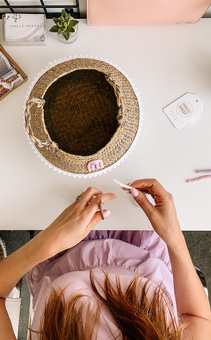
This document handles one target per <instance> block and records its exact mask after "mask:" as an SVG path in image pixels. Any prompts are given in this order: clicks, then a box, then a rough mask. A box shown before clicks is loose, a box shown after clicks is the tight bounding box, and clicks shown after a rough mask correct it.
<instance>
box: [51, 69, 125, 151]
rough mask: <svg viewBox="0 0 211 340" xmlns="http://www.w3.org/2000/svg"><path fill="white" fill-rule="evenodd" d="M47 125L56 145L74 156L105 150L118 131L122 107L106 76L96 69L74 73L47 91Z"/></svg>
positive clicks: (56, 82)
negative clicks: (118, 116)
mask: <svg viewBox="0 0 211 340" xmlns="http://www.w3.org/2000/svg"><path fill="white" fill-rule="evenodd" d="M44 99H45V105H44V121H45V126H46V129H47V131H48V133H49V136H50V138H51V140H52V141H54V142H56V143H57V144H58V146H59V149H61V150H63V151H65V152H67V153H69V154H73V155H81V156H88V155H92V154H94V153H96V152H97V151H99V150H100V149H102V148H103V147H104V146H105V145H106V144H107V143H108V142H109V141H110V140H111V138H112V136H113V135H114V133H115V131H116V130H117V128H118V125H119V123H118V120H117V115H118V106H117V98H116V96H115V93H114V89H113V87H112V86H111V85H110V84H109V83H108V81H107V80H106V78H105V74H104V73H102V72H99V71H97V70H93V69H81V70H76V71H72V72H70V73H68V74H66V75H64V76H62V77H60V78H59V79H57V80H56V81H54V82H53V83H52V84H51V85H50V86H49V87H48V89H47V91H46V93H45V95H44Z"/></svg>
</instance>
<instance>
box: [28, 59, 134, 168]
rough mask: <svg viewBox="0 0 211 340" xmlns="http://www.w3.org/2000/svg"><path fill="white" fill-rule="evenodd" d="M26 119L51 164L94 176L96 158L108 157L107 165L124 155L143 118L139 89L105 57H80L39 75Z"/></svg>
mask: <svg viewBox="0 0 211 340" xmlns="http://www.w3.org/2000/svg"><path fill="white" fill-rule="evenodd" d="M25 119H26V130H27V132H28V134H29V137H30V139H31V140H32V142H33V143H34V144H35V146H36V148H37V149H38V150H39V152H40V153H41V154H42V155H43V157H44V158H45V159H46V160H47V161H48V162H50V163H51V164H53V165H54V166H55V167H57V168H59V169H62V170H63V171H67V172H70V173H73V174H88V173H89V171H88V169H87V164H88V163H89V162H90V161H92V160H96V159H100V160H102V161H103V164H104V169H105V168H107V167H110V166H111V165H113V164H114V163H116V162H117V161H118V160H119V159H120V158H121V157H123V156H124V154H125V153H126V152H127V151H128V149H129V148H130V146H131V145H132V143H133V141H134V139H135V137H136V134H137V131H138V127H139V119H140V117H139V104H138V100H137V97H136V95H135V93H134V90H133V88H132V86H131V84H130V82H129V81H128V80H127V78H126V77H125V76H124V75H123V74H122V73H121V72H120V71H119V70H117V69H116V68H115V67H114V66H112V65H110V64H109V63H107V62H104V61H101V60H96V59H89V58H77V59H71V60H68V61H65V62H63V63H60V64H58V65H56V66H54V67H52V68H51V69H49V70H48V71H47V72H45V73H44V74H43V75H42V76H41V77H40V78H39V79H38V81H37V82H36V83H35V85H34V86H33V88H32V91H31V93H30V95H29V99H28V101H27V103H26V111H25ZM96 171H99V170H96Z"/></svg>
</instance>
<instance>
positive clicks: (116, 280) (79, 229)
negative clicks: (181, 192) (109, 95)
mask: <svg viewBox="0 0 211 340" xmlns="http://www.w3.org/2000/svg"><path fill="white" fill-rule="evenodd" d="M131 186H132V187H133V188H132V189H131V190H130V191H129V192H130V193H131V194H132V196H133V197H134V199H135V200H136V202H137V203H138V204H139V205H140V207H141V208H142V209H143V211H144V212H145V214H146V215H147V217H148V218H149V220H150V222H151V224H152V226H153V228H154V231H91V229H92V228H93V227H94V226H95V225H96V224H97V223H98V222H99V221H100V220H101V219H102V213H101V211H99V203H100V199H101V200H102V203H105V202H106V201H108V200H112V199H114V198H115V195H114V194H112V193H107V194H103V193H102V192H101V191H100V190H98V189H96V188H88V189H87V190H86V191H85V192H83V193H82V194H81V195H80V196H78V197H77V199H76V201H75V202H74V203H73V204H71V205H70V206H69V207H68V208H67V209H65V210H64V211H63V212H62V214H61V215H60V216H59V217H57V219H56V220H55V221H54V222H53V223H52V224H51V225H50V226H49V227H48V228H46V229H45V230H43V231H42V232H40V233H38V235H36V236H35V237H34V238H33V239H32V240H30V241H29V242H28V243H26V244H25V245H24V246H23V247H21V248H20V249H18V250H17V251H16V252H14V253H13V254H11V255H9V256H8V257H7V258H5V259H4V260H2V261H1V262H0V315H1V317H0V334H1V339H7V340H10V339H15V336H14V333H13V330H12V326H11V323H10V320H9V317H8V314H7V311H6V309H5V298H6V297H7V296H8V294H9V293H10V291H11V290H12V288H13V287H14V286H15V284H16V283H17V281H18V280H19V279H20V278H21V277H22V276H23V275H24V274H25V273H27V281H28V285H29V289H30V292H31V294H32V295H33V306H34V312H35V314H34V320H33V322H32V325H31V327H30V328H31V331H30V334H31V335H30V337H31V339H42V340H43V339H49V340H53V339H62V340H65V339H83V340H84V339H85V340H86V339H103V340H105V339H130V340H131V339H147V340H148V339H194V340H195V339H197V340H199V339H202V340H206V339H207V340H208V339H209V340H210V339H211V311H210V305H209V301H208V299H207V296H206V293H205V291H204V289H203V286H202V284H201V282H200V280H199V278H198V275H197V273H196V270H195V268H194V266H193V264H192V261H191V258H190V255H189V252H188V249H187V246H186V243H185V239H184V237H183V234H182V232H181V229H180V226H179V222H178V219H177V214H176V210H175V206H174V201H173V197H172V195H170V194H169V193H168V192H166V190H165V189H164V188H163V187H162V186H161V184H160V183H158V182H157V181H156V180H154V179H143V180H137V181H135V182H133V183H132V184H131ZM144 193H149V194H151V195H152V196H153V198H154V201H155V206H153V205H152V204H151V203H150V202H149V201H148V200H147V199H146V197H145V195H144ZM103 213H104V215H105V217H106V216H108V214H109V211H108V210H104V211H103ZM131 227H132V216H131V226H130V228H131Z"/></svg>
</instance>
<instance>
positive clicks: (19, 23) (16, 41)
mask: <svg viewBox="0 0 211 340" xmlns="http://www.w3.org/2000/svg"><path fill="white" fill-rule="evenodd" d="M3 23H4V41H5V42H6V43H7V45H44V44H45V43H46V33H45V15H44V14H18V13H6V14H5V15H4V20H3Z"/></svg>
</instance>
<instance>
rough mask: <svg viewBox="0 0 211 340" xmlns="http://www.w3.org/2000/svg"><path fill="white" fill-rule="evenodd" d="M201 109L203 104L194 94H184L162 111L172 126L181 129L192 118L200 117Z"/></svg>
mask: <svg viewBox="0 0 211 340" xmlns="http://www.w3.org/2000/svg"><path fill="white" fill-rule="evenodd" d="M202 109H203V102H202V101H201V99H200V98H199V97H198V95H196V94H194V93H186V94H184V95H183V96H182V97H180V98H178V99H177V100H175V101H174V102H173V103H171V104H170V105H168V106H166V107H164V109H163V111H164V113H165V114H166V115H167V117H168V118H169V119H170V121H171V122H172V124H173V125H174V126H175V127H176V128H177V129H181V128H183V127H184V126H185V125H186V124H188V123H189V122H190V121H191V120H192V119H193V118H195V117H197V116H198V115H200V113H201V112H202Z"/></svg>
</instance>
